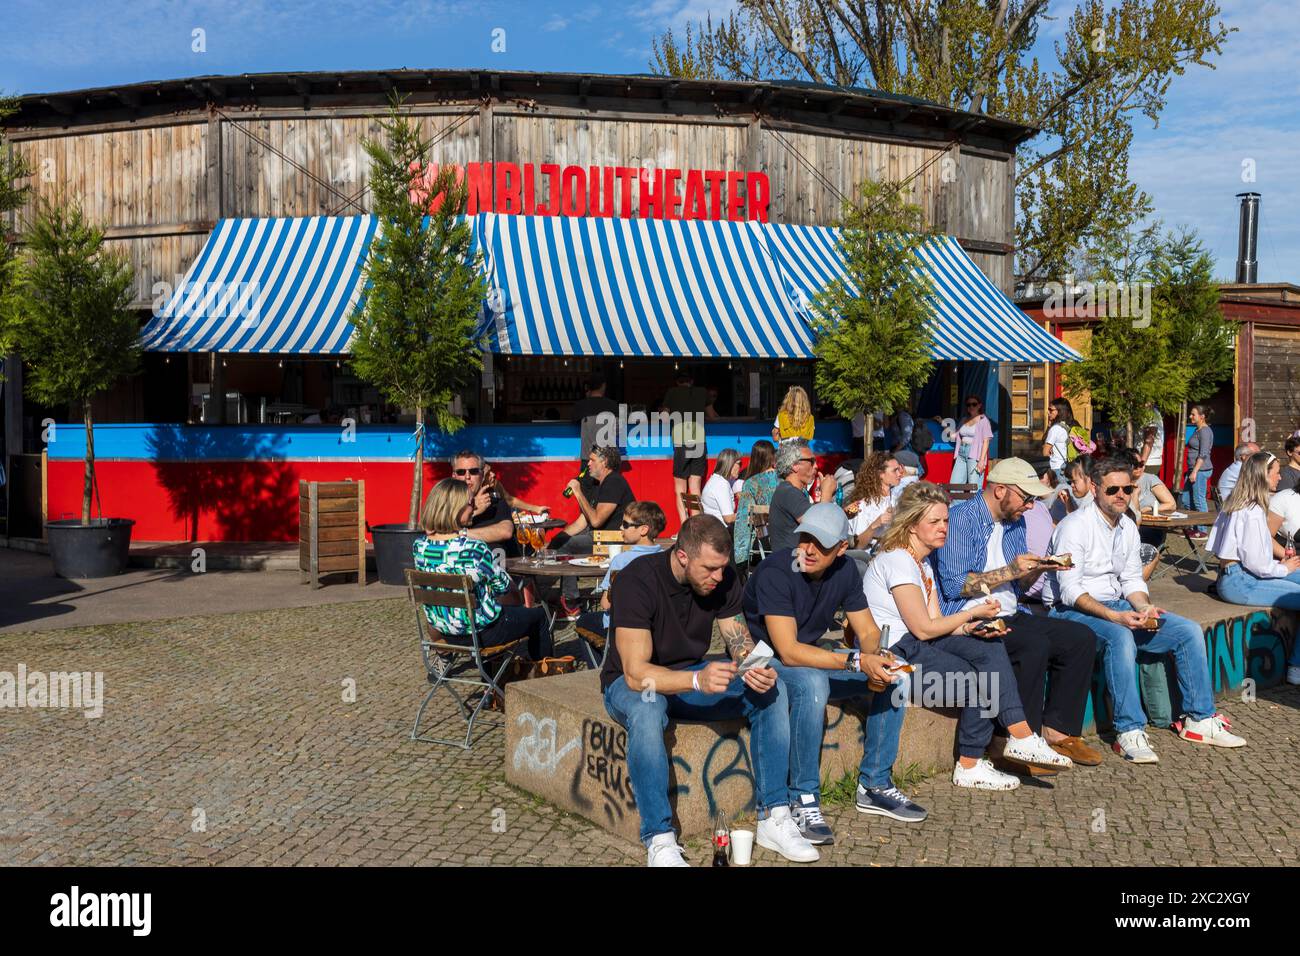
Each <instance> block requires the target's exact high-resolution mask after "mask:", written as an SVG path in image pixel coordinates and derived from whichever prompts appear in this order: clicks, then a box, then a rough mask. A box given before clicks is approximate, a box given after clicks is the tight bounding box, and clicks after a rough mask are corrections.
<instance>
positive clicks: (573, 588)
mask: <svg viewBox="0 0 1300 956" xmlns="http://www.w3.org/2000/svg"><path fill="white" fill-rule="evenodd" d="M593 544H594V542H593V539H592V535H591V532H590V531H580V532H578V533H577V534H575V535H573V536H572V537H571V538H569V540H568V541H566V542H564V544H562V545H560V553H561V554H591V549H592V547H593ZM592 573H593V574H595V573H597V572H592ZM560 593H561V594H563V595H564V597H565V600H568V601H576V600H578V579H577V578H570V577H566V578H561V579H560Z"/></svg>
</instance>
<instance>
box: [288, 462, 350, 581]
mask: <svg viewBox="0 0 1300 956" xmlns="http://www.w3.org/2000/svg"><path fill="white" fill-rule="evenodd" d="M322 574H355V575H356V576H357V583H358V584H359V585H361V586H362V587H365V584H366V483H365V482H364V481H299V482H298V579H299V581H300V582H301V583H303V584H306V583H307V582H308V581H310V582H311V586H312V587H313V588H318V587H320V586H321V585H320V576H321V575H322Z"/></svg>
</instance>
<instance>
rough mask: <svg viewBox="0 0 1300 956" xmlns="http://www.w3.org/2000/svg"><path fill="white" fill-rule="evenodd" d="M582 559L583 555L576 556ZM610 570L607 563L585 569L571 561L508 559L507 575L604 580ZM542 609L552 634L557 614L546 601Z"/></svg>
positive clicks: (542, 603) (543, 602)
mask: <svg viewBox="0 0 1300 956" xmlns="http://www.w3.org/2000/svg"><path fill="white" fill-rule="evenodd" d="M576 557H581V555H576ZM608 570H609V562H608V561H606V562H605V566H604V567H591V566H588V567H583V566H582V565H580V564H578V565H575V564H573V563H572V562H570V561H542V560H540V559H538V558H507V559H506V573H507V574H510V575H512V576H518V577H533V578H554V579H555V580H557V581H558V580H560V579H562V578H603V577H604V576H605V572H606V571H608ZM541 605H542V609H543V610H544V611H545V612H546V619H547V623H548V624H549V625H550V627H551V630H552V632H554V630H555V612H554V611H552V610H551V606H550V605H549V604H547V603H546V602H545V601H542V602H541Z"/></svg>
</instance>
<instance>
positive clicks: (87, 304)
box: [0, 200, 140, 578]
mask: <svg viewBox="0 0 1300 956" xmlns="http://www.w3.org/2000/svg"><path fill="white" fill-rule="evenodd" d="M24 239H25V247H24V249H23V251H22V253H21V255H20V256H18V258H17V259H16V261H15V262H14V263H13V267H14V268H13V272H12V281H10V282H8V283H6V285H5V293H4V300H3V302H2V303H0V344H4V345H5V346H6V347H7V348H9V349H12V350H13V351H14V352H15V353H17V354H18V355H19V356H20V357H21V358H22V360H23V363H24V366H25V367H26V371H27V378H26V388H27V391H28V392H29V393H30V394H31V395H32V396H33V397H34V398H35V399H36V400H37V401H39V402H43V403H45V404H48V405H68V406H71V407H74V408H75V407H79V408H80V411H81V417H82V421H83V423H84V425H85V428H86V456H85V463H86V464H85V472H84V481H83V486H82V495H81V518H80V520H76V519H68V520H62V521H47V522H46V524H45V527H46V535H47V537H48V539H49V544H50V556H51V557H52V558H53V559H54V573H55V574H58V575H60V576H61V577H65V578H98V577H108V576H110V575H114V574H120V573H121V572H122V570H123V569H124V568H125V567H126V562H127V553H128V549H129V548H130V544H131V527H132V526H133V525H134V524H135V522H134V521H132V520H130V519H128V518H105V517H104V515H103V505H102V502H101V501H100V499H99V483H98V482H97V481H96V479H95V427H94V417H93V415H92V411H91V400H92V398H93V397H94V396H95V394H97V393H98V392H102V391H104V390H106V389H108V388H111V387H112V386H113V385H114V384H115V383H116V382H117V381H118V380H119V379H121V378H123V377H125V376H127V375H132V374H134V373H135V372H137V371H138V369H139V363H140V343H139V331H140V327H139V322H138V321H137V319H136V316H135V313H134V312H132V311H131V308H130V304H131V297H132V291H133V285H134V281H135V280H134V276H133V274H132V270H131V267H130V265H129V264H128V263H127V262H126V260H125V258H124V257H123V256H121V255H119V254H116V253H112V252H110V251H109V250H107V249H106V248H105V247H104V233H103V231H102V230H101V229H99V228H98V227H97V226H95V225H94V224H92V223H89V222H87V221H86V218H85V216H84V215H83V214H82V211H81V208H80V206H79V205H77V204H76V203H75V202H71V203H69V202H57V201H56V202H52V201H48V200H42V201H41V203H40V204H39V205H38V207H37V211H36V215H35V217H34V218H33V220H32V222H31V224H30V228H29V229H28V230H27V232H26V234H25V236H24ZM0 351H3V350H0ZM92 498H94V499H95V502H96V505H97V509H96V510H97V517H96V518H95V519H94V520H93V521H92V520H91V517H90V512H91V499H92Z"/></svg>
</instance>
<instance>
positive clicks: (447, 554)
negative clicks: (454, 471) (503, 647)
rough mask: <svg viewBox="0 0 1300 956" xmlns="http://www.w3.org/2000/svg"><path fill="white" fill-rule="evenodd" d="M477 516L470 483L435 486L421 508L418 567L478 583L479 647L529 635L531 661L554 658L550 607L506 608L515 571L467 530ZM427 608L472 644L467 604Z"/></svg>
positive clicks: (455, 636) (455, 638)
mask: <svg viewBox="0 0 1300 956" xmlns="http://www.w3.org/2000/svg"><path fill="white" fill-rule="evenodd" d="M473 517H474V502H473V501H472V500H471V499H470V495H469V486H468V485H467V484H465V482H463V481H457V480H456V479H454V478H444V479H443V480H442V481H440V482H438V483H437V484H436V485H434V486H433V490H432V491H430V492H429V497H428V498H426V499H425V501H424V508H423V509H422V510H421V512H420V525H421V526H422V527H423V528H424V531H425V535H426V536H425V537H423V538H421V539H419V540H418V541H416V542H415V547H414V552H415V567H416V570H418V571H430V572H432V573H434V574H464V575H467V576H468V577H469V578H470V580H471V581H473V582H474V589H475V599H476V604H477V607H475V609H474V624H475V626H476V627H477V628H478V634H479V644H480V646H482V647H491V646H493V645H495V644H506V643H509V642H510V641H513V640H516V639H518V638H520V637H524V636H527V638H528V656H529V657H530V658H531V659H532V660H541V659H542V658H543V657H550V656H551V653H552V651H553V643H552V640H551V628H550V625H549V624H548V623H547V621H546V611H545V610H544V609H543V608H540V607H518V606H505V607H502V606H501V604H500V603H499V602H498V601H497V597H498V596H499V595H502V594H505V593H506V592H507V591H508V590H510V575H509V574H507V573H506V572H505V570H504V569H503V568H500V567H498V566H497V564H496V562H495V561H494V560H493V559H492V549H491V548H490V547H488V545H487V544H485V543H484V542H482V541H479V540H478V539H476V538H471V537H469V536H468V535H467V534H466V533H465V531H466V529H467V528H468V527H469V523H470V521H471V520H473ZM424 613H425V615H426V616H427V617H428V618H429V623H430V624H431V625H432V626H433V627H434V629H435V630H438V631H441V632H442V633H443V634H445V635H447V637H448V638H449V639H450V642H451V643H453V644H468V643H469V633H470V632H469V616H468V615H467V614H466V612H465V610H464V609H463V608H451V607H433V606H426V607H425V609H424Z"/></svg>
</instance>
